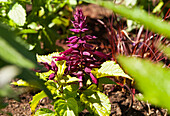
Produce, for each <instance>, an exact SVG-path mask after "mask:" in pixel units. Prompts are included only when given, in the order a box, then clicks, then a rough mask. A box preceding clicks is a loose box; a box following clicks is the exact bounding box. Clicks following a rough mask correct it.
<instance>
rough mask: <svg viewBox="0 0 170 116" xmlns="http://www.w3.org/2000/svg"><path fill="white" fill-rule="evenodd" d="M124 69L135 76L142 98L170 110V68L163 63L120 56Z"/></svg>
mask: <svg viewBox="0 0 170 116" xmlns="http://www.w3.org/2000/svg"><path fill="white" fill-rule="evenodd" d="M118 61H119V62H120V64H121V66H122V67H123V69H125V70H126V71H127V73H128V74H129V75H130V76H132V77H134V78H135V81H136V85H137V87H138V88H139V90H140V91H141V92H142V94H143V98H141V99H142V100H145V101H148V102H149V103H152V104H153V105H157V106H160V107H164V108H167V109H168V110H170V101H169V99H170V86H169V84H170V78H169V77H170V70H169V69H168V68H163V65H162V64H153V63H151V62H150V61H147V60H142V59H137V58H127V57H122V56H119V57H118Z"/></svg>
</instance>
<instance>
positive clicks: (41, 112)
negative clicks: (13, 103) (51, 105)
mask: <svg viewBox="0 0 170 116" xmlns="http://www.w3.org/2000/svg"><path fill="white" fill-rule="evenodd" d="M34 116H55V113H54V112H53V111H52V110H49V109H47V108H40V109H38V110H37V111H36V113H35V115H34Z"/></svg>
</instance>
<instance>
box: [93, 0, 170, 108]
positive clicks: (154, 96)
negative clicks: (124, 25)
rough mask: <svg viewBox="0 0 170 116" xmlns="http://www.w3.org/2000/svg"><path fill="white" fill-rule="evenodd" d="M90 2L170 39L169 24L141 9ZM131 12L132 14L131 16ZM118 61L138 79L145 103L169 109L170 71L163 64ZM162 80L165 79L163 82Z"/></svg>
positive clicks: (127, 60)
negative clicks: (169, 84) (169, 85)
mask: <svg viewBox="0 0 170 116" xmlns="http://www.w3.org/2000/svg"><path fill="white" fill-rule="evenodd" d="M90 2H93V3H96V4H100V5H102V6H104V7H107V8H110V9H112V10H113V11H115V12H116V13H119V14H120V15H122V16H125V17H126V18H129V19H132V20H134V21H138V22H139V23H140V24H143V25H144V28H146V29H149V30H152V31H154V32H158V33H159V34H163V35H165V36H166V37H168V38H169V37H170V36H169V34H168V32H169V30H170V28H169V27H168V26H169V24H168V23H167V22H162V21H160V19H159V18H156V17H154V16H153V15H147V13H146V12H144V11H140V10H139V9H136V8H135V9H129V8H125V7H124V6H121V5H119V6H118V5H115V4H113V3H111V2H108V1H106V2H105V1H99V2H95V1H90ZM120 9H121V10H120ZM129 12H131V13H132V14H131V15H129ZM139 12H140V17H138V16H137V15H136V14H138V13H139ZM133 13H134V14H133ZM168 14H169V11H168V12H167V14H166V15H165V17H167V16H168ZM146 17H147V18H146ZM145 18H146V19H145ZM164 24H166V25H167V27H166V28H164V26H163V25H164ZM157 26H158V27H157ZM161 26H162V27H161ZM153 27H155V28H156V27H157V29H153ZM163 31H164V32H163ZM165 31H166V32H165ZM167 41H168V40H167ZM159 43H161V42H159ZM155 47H158V46H155ZM165 48H166V47H165ZM165 48H164V49H165ZM168 49H169V48H166V49H165V51H166V53H168V54H169V52H168ZM118 61H119V62H120V64H121V66H123V68H124V69H125V70H126V71H127V72H128V73H129V74H130V76H132V77H134V78H135V79H136V81H137V85H138V88H139V89H140V90H141V91H142V92H143V96H142V98H141V97H140V99H142V100H145V101H147V100H148V101H149V102H151V103H153V104H155V105H158V106H161V107H165V108H168V109H169V103H167V101H168V99H169V91H168V88H169V87H168V86H167V85H168V83H169V79H168V77H169V76H168V75H169V69H167V68H163V65H162V64H153V63H150V62H149V61H145V60H141V59H136V58H126V57H121V56H120V57H118ZM162 78H164V79H163V80H162ZM160 80H161V81H160ZM165 82H167V83H165ZM162 91H163V93H164V97H163V98H162V97H161V98H160V96H162ZM164 98H165V99H164ZM164 100H165V101H164ZM165 102H166V103H165Z"/></svg>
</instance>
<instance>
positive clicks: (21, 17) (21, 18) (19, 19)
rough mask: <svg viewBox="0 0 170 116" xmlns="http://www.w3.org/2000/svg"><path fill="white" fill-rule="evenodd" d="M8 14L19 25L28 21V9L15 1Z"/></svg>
mask: <svg viewBox="0 0 170 116" xmlns="http://www.w3.org/2000/svg"><path fill="white" fill-rule="evenodd" d="M8 16H9V18H10V19H11V20H13V21H14V22H15V23H16V24H17V25H19V26H23V25H24V24H25V22H26V11H25V9H24V8H23V7H22V6H21V5H20V4H18V3H15V4H14V6H13V7H12V9H11V10H10V11H9V13H8Z"/></svg>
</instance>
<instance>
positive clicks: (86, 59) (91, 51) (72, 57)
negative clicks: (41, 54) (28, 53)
mask: <svg viewBox="0 0 170 116" xmlns="http://www.w3.org/2000/svg"><path fill="white" fill-rule="evenodd" d="M71 22H72V23H73V26H74V29H70V31H73V32H74V33H76V34H78V35H79V36H72V37H69V38H68V41H67V43H68V47H69V49H67V50H66V51H64V52H61V53H60V55H61V56H54V57H53V58H54V59H55V61H61V60H66V65H67V68H66V70H65V74H69V75H72V76H76V77H77V78H79V79H80V80H81V81H79V88H81V87H82V86H83V80H84V75H85V74H87V75H89V76H90V77H91V79H92V82H93V83H95V84H97V79H96V78H95V77H94V75H93V74H92V73H91V69H92V68H99V67H100V64H101V63H102V62H99V61H97V59H96V58H95V57H94V56H98V57H99V58H102V59H105V60H107V59H108V58H109V56H108V55H106V54H104V53H102V52H99V51H96V49H95V48H94V47H93V46H92V45H90V44H88V43H87V40H91V39H95V38H96V37H95V36H91V35H84V36H83V33H84V32H86V31H87V30H88V29H87V25H86V17H85V16H84V15H83V12H82V10H81V9H77V10H76V13H75V14H74V21H71ZM100 61H101V59H100ZM44 65H45V66H46V65H47V64H44ZM48 69H50V70H53V71H54V72H55V73H53V74H51V75H50V76H49V79H50V80H51V79H54V77H55V75H57V73H56V72H57V71H55V70H58V69H57V68H56V65H54V62H52V63H51V66H50V68H49V67H48Z"/></svg>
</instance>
